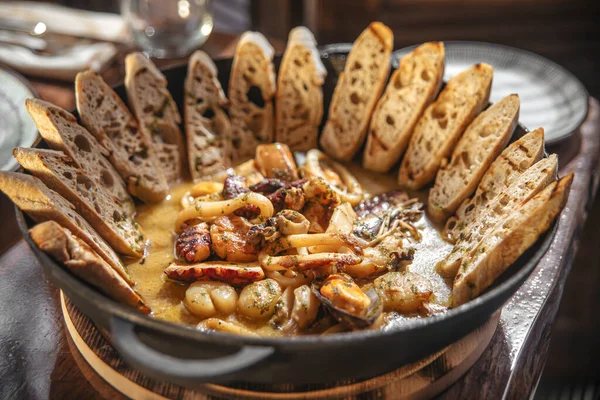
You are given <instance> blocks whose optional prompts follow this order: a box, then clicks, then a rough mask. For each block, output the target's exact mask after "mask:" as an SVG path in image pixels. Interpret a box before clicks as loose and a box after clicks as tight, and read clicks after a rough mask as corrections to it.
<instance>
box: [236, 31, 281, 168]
mask: <svg viewBox="0 0 600 400" xmlns="http://www.w3.org/2000/svg"><path fill="white" fill-rule="evenodd" d="M274 54H275V50H274V49H273V47H272V46H271V44H269V42H268V41H267V39H266V38H265V37H264V36H263V35H262V34H261V33H258V32H245V33H244V34H243V35H242V37H241V38H240V41H239V42H238V44H237V47H236V49H235V55H234V56H233V66H232V67H231V76H230V77H229V101H230V102H231V105H230V108H229V118H230V120H231V143H232V159H233V161H234V163H236V164H237V163H239V162H241V161H246V160H247V159H249V158H252V157H254V150H256V146H258V145H259V144H261V143H270V142H271V141H272V140H273V126H274V121H273V96H275V72H274V70H273V55H274Z"/></svg>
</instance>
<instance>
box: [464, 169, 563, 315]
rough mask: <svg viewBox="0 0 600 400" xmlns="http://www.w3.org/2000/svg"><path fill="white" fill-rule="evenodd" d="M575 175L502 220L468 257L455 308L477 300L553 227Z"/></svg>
mask: <svg viewBox="0 0 600 400" xmlns="http://www.w3.org/2000/svg"><path fill="white" fill-rule="evenodd" d="M572 182H573V174H572V173H571V174H569V175H567V176H565V177H563V178H562V179H560V180H559V181H558V182H554V183H552V184H550V185H548V186H547V187H546V188H545V189H544V190H542V191H541V192H540V193H538V194H537V195H536V196H535V197H534V198H532V199H531V200H529V201H528V202H527V203H525V204H524V205H523V206H522V207H520V208H519V209H517V210H515V211H514V212H512V213H511V214H510V215H509V216H508V218H507V219H506V220H504V221H501V222H500V223H499V224H498V225H497V226H496V227H495V228H494V229H493V230H492V231H491V232H490V233H488V234H487V235H486V236H485V237H484V238H483V239H482V240H481V241H480V242H479V244H478V245H477V247H475V248H474V249H473V250H471V251H470V252H469V254H468V255H466V256H465V260H464V262H463V263H462V265H461V267H460V270H459V271H458V274H457V275H456V278H455V279H454V286H453V289H452V302H453V306H454V307H457V306H459V305H461V304H464V303H466V302H467V301H469V300H471V299H473V298H475V297H477V296H478V295H479V294H480V293H481V292H483V291H484V290H485V289H486V288H488V287H489V286H490V285H491V284H492V283H493V282H494V280H496V278H498V277H499V276H500V275H501V274H502V273H503V272H504V271H505V270H506V269H507V268H508V267H509V266H510V265H512V264H513V263H514V262H515V261H517V259H518V258H519V257H520V256H521V255H522V254H523V253H524V252H525V251H526V250H527V249H528V248H529V247H531V246H532V245H533V244H534V243H535V242H536V241H537V239H538V238H539V237H540V236H541V235H542V234H543V233H544V232H546V231H547V230H548V228H550V225H551V224H552V221H554V219H555V218H556V217H557V216H558V214H559V213H560V211H561V210H562V209H563V207H564V206H565V204H566V202H567V200H568V197H569V190H570V187H571V183H572Z"/></svg>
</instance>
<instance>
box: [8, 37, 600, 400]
mask: <svg viewBox="0 0 600 400" xmlns="http://www.w3.org/2000/svg"><path fill="white" fill-rule="evenodd" d="M234 46H235V37H233V36H230V35H222V34H216V33H215V34H213V35H212V36H211V38H210V39H209V41H208V42H207V43H206V44H205V50H206V51H207V52H208V53H209V54H211V55H212V56H227V55H231V53H232V51H233V49H234ZM276 47H278V48H279V50H281V45H276ZM175 62H177V61H175ZM161 66H164V63H161ZM122 70H123V65H122V61H119V62H116V63H115V65H113V66H111V67H110V68H109V69H108V70H107V71H105V72H104V75H105V76H106V78H107V81H108V82H109V83H116V82H118V81H119V79H122ZM32 83H33V85H34V87H35V88H36V89H37V90H38V91H39V93H40V95H41V97H42V98H43V99H45V100H49V101H52V102H55V103H57V104H59V105H61V106H63V107H65V108H72V107H73V104H74V97H73V93H72V85H68V84H57V83H56V82H47V81H39V80H38V81H33V82H32ZM548 150H549V151H550V152H558V153H559V156H560V164H561V174H564V173H566V172H568V171H576V177H575V181H574V183H573V187H572V192H571V196H570V198H569V203H568V204H567V206H566V208H565V211H564V213H563V215H562V217H561V222H560V227H559V231H558V234H557V237H556V239H555V241H554V243H553V246H552V248H551V250H550V251H549V252H548V253H547V254H546V256H545V257H544V258H543V260H542V261H541V262H540V264H539V265H538V267H537V268H536V270H535V271H534V273H533V274H532V276H531V278H530V279H529V280H528V281H527V282H526V283H525V284H524V285H523V287H522V288H521V289H520V290H519V291H518V293H517V294H516V295H515V296H514V298H513V299H512V300H511V301H509V303H507V305H506V306H505V307H504V309H503V311H502V316H501V321H500V325H499V327H498V330H497V331H496V333H495V335H494V337H493V338H492V341H491V343H490V346H489V347H488V348H487V350H486V351H485V352H484V354H483V355H482V357H481V358H480V359H479V360H478V361H477V363H476V364H475V365H474V366H473V368H472V369H471V370H470V371H469V372H468V373H467V374H466V375H465V376H464V377H463V378H462V379H460V380H459V381H458V382H457V383H455V384H454V385H453V386H452V387H450V388H449V389H448V390H447V391H446V392H444V393H443V394H442V395H441V398H443V399H457V398H473V397H474V394H476V395H475V397H477V398H501V397H502V396H503V395H504V396H506V398H528V397H529V394H531V393H532V392H533V391H534V390H535V386H536V384H537V382H538V379H539V377H540V374H541V372H542V369H543V366H544V362H545V359H546V355H547V351H548V344H549V339H550V337H549V336H550V331H551V328H552V326H553V323H554V319H555V316H556V312H557V309H558V305H559V303H560V299H561V295H562V290H563V286H564V282H565V280H566V277H567V275H568V273H569V271H570V268H571V266H572V260H573V257H574V255H575V252H576V250H577V246H578V233H579V232H580V230H581V228H582V226H583V224H584V222H585V220H586V218H587V212H588V211H589V208H588V206H589V205H590V204H591V202H592V198H593V194H595V193H596V190H597V187H598V181H599V177H600V175H599V171H600V168H599V165H598V161H599V155H600V103H598V101H596V100H595V99H590V113H589V116H588V119H587V121H586V122H585V124H584V125H583V126H582V127H581V128H580V130H579V131H578V132H577V134H576V135H574V136H572V137H571V138H570V139H569V140H567V141H566V142H563V143H562V144H560V145H558V146H556V148H550V149H548ZM0 207H1V208H0V221H2V230H1V231H0V252H2V254H1V255H0V354H1V355H2V356H1V357H0V382H1V384H0V398H91V399H96V398H112V399H115V398H122V396H121V395H120V394H118V393H116V392H115V391H114V390H113V389H112V388H110V387H109V386H108V385H107V384H106V383H104V382H103V381H102V380H101V379H100V378H98V377H95V376H94V374H93V373H91V372H90V370H89V368H87V369H86V368H85V365H84V364H85V363H83V364H82V363H81V359H80V358H79V357H78V354H77V353H76V352H72V350H71V349H70V348H69V340H68V338H67V336H66V334H65V331H64V326H63V320H62V314H61V311H60V305H59V296H58V289H57V288H56V287H54V286H53V285H52V284H51V283H49V282H48V281H47V279H46V278H45V276H44V274H43V273H42V269H41V266H40V265H39V264H38V263H37V261H36V260H35V258H34V256H33V254H32V253H31V251H30V249H29V248H28V246H27V244H26V243H25V242H24V241H23V240H22V239H21V235H20V233H19V231H18V229H17V227H16V223H15V220H14V216H13V209H12V205H11V204H10V202H8V201H7V200H6V198H4V196H2V198H0ZM369 362H373V361H372V360H369ZM78 363H79V364H82V367H81V368H80V367H79V366H78Z"/></svg>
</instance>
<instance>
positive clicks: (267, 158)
mask: <svg viewBox="0 0 600 400" xmlns="http://www.w3.org/2000/svg"><path fill="white" fill-rule="evenodd" d="M255 160H256V167H257V168H258V170H259V171H260V173H261V174H263V175H264V176H266V177H267V178H277V179H281V180H284V181H295V180H297V179H298V172H297V168H296V161H295V160H294V157H292V153H291V152H290V149H289V147H288V146H287V145H286V144H282V143H272V144H261V145H259V146H257V147H256V156H255Z"/></svg>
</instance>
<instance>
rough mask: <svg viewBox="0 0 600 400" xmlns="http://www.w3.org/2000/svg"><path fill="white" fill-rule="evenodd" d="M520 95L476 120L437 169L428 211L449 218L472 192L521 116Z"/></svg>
mask: <svg viewBox="0 0 600 400" xmlns="http://www.w3.org/2000/svg"><path fill="white" fill-rule="evenodd" d="M519 107H520V102H519V96H517V95H516V94H512V95H510V96H506V97H505V98H503V99H502V100H500V101H499V102H497V103H495V104H494V105H493V106H491V107H490V108H488V109H487V110H485V111H484V112H482V113H481V114H479V115H478V116H477V118H475V120H473V122H472V123H471V125H469V127H468V128H467V130H466V131H465V133H464V134H463V135H462V137H461V138H460V140H459V141H458V144H457V145H456V147H455V148H454V151H453V152H452V157H451V158H450V162H449V163H447V164H446V165H443V166H442V168H440V170H439V171H438V173H437V176H436V180H435V185H434V186H433V188H432V189H431V190H430V191H429V200H428V207H427V213H428V214H429V216H430V217H431V219H432V220H433V221H435V222H445V221H446V219H447V218H448V217H450V216H451V215H452V214H454V212H455V211H456V209H457V208H458V206H460V204H461V203H462V202H463V200H465V199H466V198H467V197H468V196H470V195H471V194H472V193H473V192H474V191H475V189H476V188H477V185H478V184H479V181H480V180H481V178H482V176H483V175H484V173H485V171H487V169H488V168H489V166H490V164H492V162H493V161H494V160H495V159H496V157H498V154H500V152H501V151H502V150H503V149H504V148H505V147H506V145H507V144H508V141H509V140H510V138H511V136H512V134H513V132H514V130H515V127H516V126H517V121H518V120H519Z"/></svg>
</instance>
